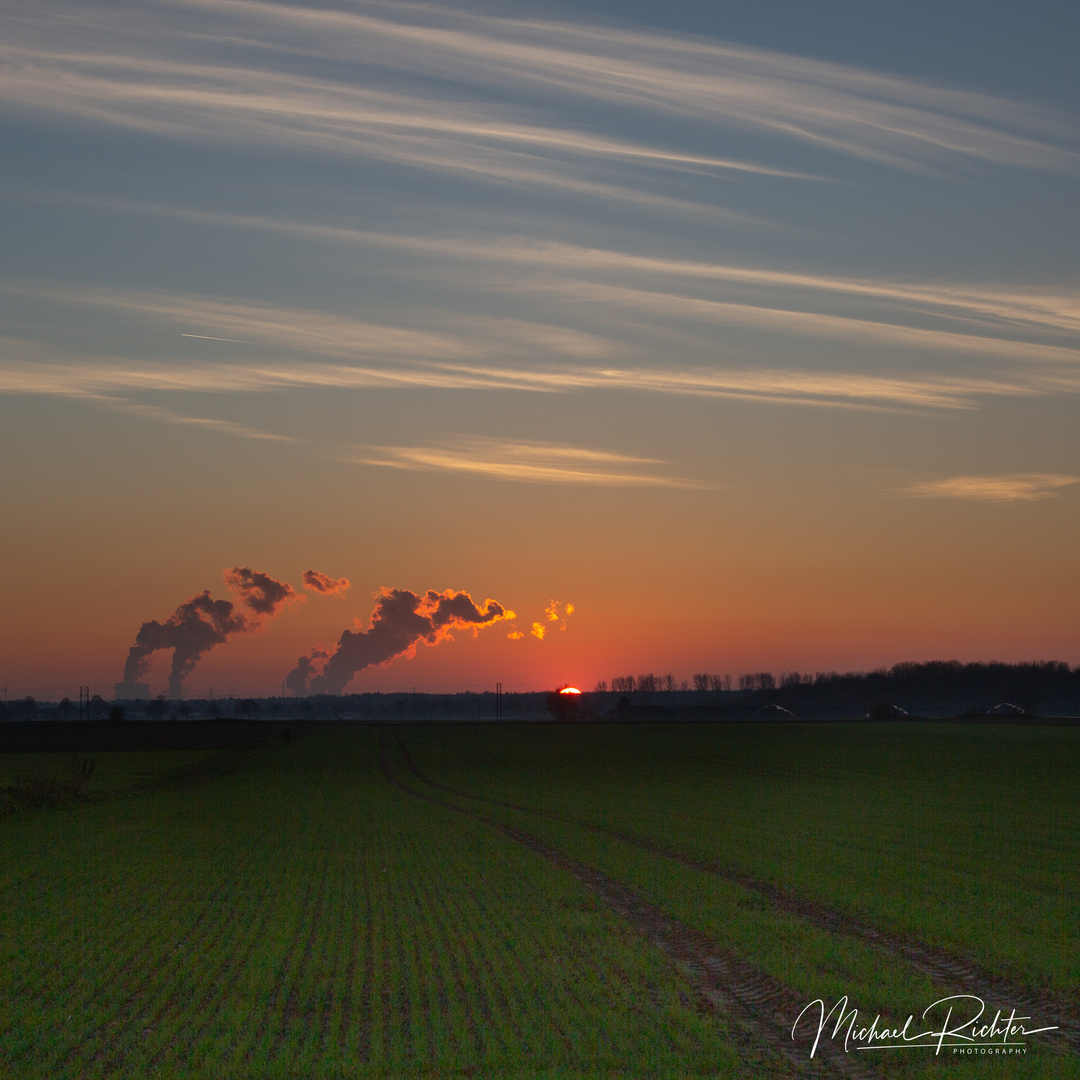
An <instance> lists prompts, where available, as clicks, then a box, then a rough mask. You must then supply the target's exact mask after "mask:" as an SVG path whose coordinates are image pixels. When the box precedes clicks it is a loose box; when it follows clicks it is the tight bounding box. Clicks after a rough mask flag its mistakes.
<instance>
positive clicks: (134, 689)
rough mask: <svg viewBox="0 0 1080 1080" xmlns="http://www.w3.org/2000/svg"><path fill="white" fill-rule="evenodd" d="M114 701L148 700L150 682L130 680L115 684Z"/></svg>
mask: <svg viewBox="0 0 1080 1080" xmlns="http://www.w3.org/2000/svg"><path fill="white" fill-rule="evenodd" d="M115 700H116V701H149V700H150V684H149V683H145V682H132V683H122V682H118V683H117V684H116V699H115Z"/></svg>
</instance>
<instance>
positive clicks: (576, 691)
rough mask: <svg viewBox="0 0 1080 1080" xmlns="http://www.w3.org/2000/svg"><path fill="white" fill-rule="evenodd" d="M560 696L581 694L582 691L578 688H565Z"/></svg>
mask: <svg viewBox="0 0 1080 1080" xmlns="http://www.w3.org/2000/svg"><path fill="white" fill-rule="evenodd" d="M559 693H560V694H580V693H581V691H580V690H579V689H578V688H577V687H576V686H564V687H563V688H562V689H561V690H560V691H559Z"/></svg>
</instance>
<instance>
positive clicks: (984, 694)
mask: <svg viewBox="0 0 1080 1080" xmlns="http://www.w3.org/2000/svg"><path fill="white" fill-rule="evenodd" d="M571 704H572V707H571ZM1078 714H1080V667H1077V668H1070V667H1069V665H1068V664H1066V663H1061V662H1058V661H1049V662H1038V663H1022V664H1004V663H986V664H983V663H978V664H961V663H959V662H958V661H955V660H954V661H932V662H930V663H925V664H916V663H904V664H896V665H895V666H894V667H892V668H888V669H885V668H882V669H879V670H877V671H869V672H848V673H845V674H840V673H837V672H834V671H831V672H818V673H817V674H815V675H805V674H800V673H798V672H794V671H792V672H785V673H784V674H783V675H781V676H780V677H779V678H777V677H776V676H775V675H773V674H772V673H771V672H754V673H751V674H740V675H739V676H738V677H737V678H733V677H732V676H731V675H717V674H712V673H709V672H699V673H696V674H695V675H694V676H693V679H692V681H690V680H686V681H681V682H676V680H675V678H674V677H673V676H672V675H657V674H653V673H645V674H641V675H622V676H616V677H615V678H613V679H611V680H610V682H608V681H603V682H600V683H598V684H597V685H596V686H595V687H594V688H593V689H592V690H590V691H587V692H585V693H583V694H581V695H580V696H575V699H574V701H573V702H572V703H570V702H565V701H564V702H563V703H561V704H560V703H559V702H558V700H557V698H556V697H555V696H553V695H552V694H551V693H549V692H539V693H536V692H529V693H502V694H496V693H494V692H487V693H474V692H466V693H458V694H426V693H400V694H384V693H367V694H344V695H341V696H336V695H328V694H320V695H315V696H312V697H307V698H287V697H264V698H256V697H225V698H219V699H216V700H207V699H191V700H185V701H167V700H166V699H165V698H164V697H163V696H162V697H157V698H155V699H152V700H150V701H116V702H111V701H106V700H104V699H103V698H101V697H98V696H95V697H93V698H91V699H90V701H89V702H85V703H83V704H81V705H80V704H78V703H73V702H72V701H70V700H69V699H67V698H64V699H63V700H62V701H60V702H53V703H45V702H36V701H35V700H34V699H33V698H23V699H20V700H17V701H11V702H6V703H3V704H0V721H4V720H7V721H18V720H33V719H39V720H80V719H81V720H95V721H100V720H112V721H134V720H168V719H175V720H199V719H215V718H226V719H236V720H260V719H262V720H276V719H288V718H297V719H305V720H357V721H386V722H391V723H392V722H395V721H401V720H434V721H445V720H496V719H501V720H507V721H512V720H541V719H551V718H552V717H553V716H554V717H555V718H557V719H570V718H574V719H581V720H585V719H611V720H620V719H626V720H631V719H646V718H649V717H652V718H656V719H662V718H664V717H665V716H670V718H672V719H703V720H704V719H709V718H710V717H715V718H718V719H750V718H754V717H760V718H761V719H769V718H773V719H791V718H799V719H808V720H825V719H856V718H860V717H867V716H869V717H870V718H872V719H883V720H884V719H894V718H899V717H903V716H905V715H908V716H913V717H929V718H946V717H962V716H969V717H979V716H998V717H1005V718H1007V717H1010V716H1011V717H1019V716H1029V717H1036V718H1037V717H1067V716H1072V717H1076V716H1077V715H1078Z"/></svg>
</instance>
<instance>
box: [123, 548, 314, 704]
mask: <svg viewBox="0 0 1080 1080" xmlns="http://www.w3.org/2000/svg"><path fill="white" fill-rule="evenodd" d="M224 578H225V583H226V585H228V587H229V589H230V590H231V591H232V592H233V593H234V594H235V595H236V596H238V597H239V601H240V603H239V605H234V604H233V602H232V601H231V600H215V599H214V598H213V597H212V596H211V595H210V590H209V589H204V590H203V591H202V592H201V593H199V594H197V595H196V596H192V597H190V598H189V599H187V600H185V601H184V602H183V603H182V604H181V605H180V606H179V607H178V608H177V609H176V610H175V611H174V612H173V613H172V614H171V615H170V616H169V617H168V618H167V619H166V620H165V621H164V622H158V621H157V620H156V619H155V620H154V621H153V622H146V623H143V624H142V626H141V627H140V628H139V632H138V634H137V635H136V636H135V644H134V645H132V646H131V649H130V651H129V652H128V658H127V663H126V664H125V665H124V682H125V683H127V684H129V685H130V684H131V683H136V682H138V681H139V680H140V679H142V678H143V677H144V676H145V675H146V673H147V672H148V671H149V670H150V662H151V659H152V658H153V654H154V653H156V652H157V651H158V650H159V649H172V650H173V658H172V668H171V669H170V671H169V696H170V697H179V696H180V686H181V684H182V683H183V681H184V679H185V678H186V677H187V676H188V675H190V674H191V672H192V671H194V670H195V665H196V664H197V663H198V662H199V660H200V658H201V657H202V656H203V655H204V654H205V653H207V652H209V651H210V650H211V649H212V648H213V647H214V646H215V645H221V644H223V643H224V642H225V641H227V640H228V639H229V638H230V637H231V636H232V635H233V634H245V633H250V632H252V631H254V630H258V629H259V628H260V627H261V626H262V625H263V624H264V623H265V622H266V621H267V620H268V619H271V618H273V617H274V616H275V615H276V614H277V613H278V611H280V610H281V608H282V606H283V605H284V604H286V603H288V602H289V601H290V600H295V599H296V591H295V590H294V589H293V587H292V586H291V585H288V584H286V583H285V582H283V581H277V580H275V579H274V578H272V577H270V575H269V574H264V573H263V572H262V571H261V570H252V569H251V568H250V567H247V566H234V567H233V568H232V569H231V570H226V571H224ZM240 605H242V606H240ZM244 608H246V609H247V610H246V611H245V610H244Z"/></svg>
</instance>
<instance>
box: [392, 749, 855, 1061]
mask: <svg viewBox="0 0 1080 1080" xmlns="http://www.w3.org/2000/svg"><path fill="white" fill-rule="evenodd" d="M396 741H397V746H398V749H399V751H400V753H401V755H402V757H403V759H404V761H405V763H406V767H407V768H408V769H409V772H410V774H411V776H410V780H411V781H412V782H408V781H406V780H403V779H402V778H401V777H400V776H397V775H395V773H394V770H393V767H392V764H391V753H390V748H389V746H388V744H387V740H386V738H385V733H382V734H381V736H380V743H381V745H380V762H379V764H380V768H381V770H382V773H383V775H384V776H385V777H386V779H387V781H388V782H389V783H391V784H393V785H394V786H395V787H397V788H399V789H400V790H401V791H404V792H406V793H407V794H409V795H411V796H413V797H414V798H418V799H423V800H424V801H425V802H430V803H434V804H435V805H437V806H440V807H443V808H445V809H447V810H451V811H453V812H454V813H457V814H462V815H464V816H466V817H469V818H471V819H472V820H474V821H478V822H481V823H483V824H485V825H487V826H489V827H490V828H493V829H497V830H498V831H499V832H501V833H503V834H504V835H505V836H508V837H510V838H511V839H513V840H515V841H517V842H518V843H519V844H522V845H523V846H524V847H526V848H528V849H529V850H530V851H533V852H535V853H536V854H538V855H541V856H542V857H543V858H545V859H547V860H548V861H549V862H551V863H553V864H554V865H555V866H558V867H559V869H561V870H565V871H567V872H568V873H570V874H573V875H574V877H576V878H577V879H578V880H579V881H581V882H583V883H584V884H585V885H587V886H588V887H589V888H590V889H592V890H593V891H594V892H595V893H596V894H597V895H598V896H599V897H600V898H601V899H602V900H603V901H604V903H605V904H606V905H607V906H608V908H609V909H610V910H612V911H614V912H615V913H616V914H617V915H619V916H620V917H621V918H623V919H625V920H626V921H627V922H629V923H630V924H631V925H632V926H633V927H634V928H635V929H636V930H637V931H638V932H639V933H640V934H641V935H642V936H643V937H644V938H645V939H646V940H647V941H649V943H650V944H652V945H654V946H655V947H657V948H658V949H660V950H661V951H662V952H663V953H665V954H666V955H667V956H668V957H669V958H670V959H671V960H672V961H673V962H674V963H675V964H676V966H677V967H678V968H679V969H680V970H681V971H682V972H683V973H684V975H685V976H686V977H687V978H688V979H689V981H690V983H691V985H692V986H693V988H694V990H695V992H696V994H697V996H698V999H699V1001H700V1002H701V1003H702V1004H703V1005H705V1006H706V1007H708V1008H710V1009H712V1010H714V1011H716V1012H717V1013H719V1014H721V1015H722V1016H723V1017H724V1018H725V1019H726V1020H727V1022H728V1024H729V1025H730V1028H731V1031H732V1034H733V1036H734V1037H735V1039H736V1041H737V1043H738V1044H739V1046H740V1049H741V1050H742V1052H743V1054H744V1055H745V1056H747V1057H749V1058H752V1059H753V1058H756V1059H758V1061H759V1065H760V1067H762V1068H767V1069H769V1074H770V1075H799V1076H810V1077H843V1078H849V1080H870V1078H871V1077H873V1076H875V1075H876V1073H875V1070H874V1069H873V1068H872V1066H871V1063H870V1062H869V1061H867V1060H865V1059H858V1058H855V1057H854V1056H853V1055H850V1054H845V1053H844V1052H843V1050H842V1049H838V1048H837V1047H836V1046H834V1045H833V1044H832V1043H831V1042H829V1043H826V1042H824V1041H823V1042H822V1044H821V1046H820V1047H819V1048H818V1052H817V1056H816V1057H815V1058H814V1059H813V1061H811V1060H810V1059H809V1051H808V1048H807V1047H806V1046H805V1045H802V1044H796V1043H795V1042H794V1041H793V1040H792V1038H791V1025H792V1023H793V1022H794V1019H795V1017H796V1016H798V1014H799V1011H800V1010H801V1008H802V1007H803V1005H805V1004H806V1002H805V1001H802V1000H801V999H800V998H799V997H798V996H797V995H796V993H795V991H793V990H792V989H791V988H790V987H788V986H785V985H784V984H783V983H781V982H779V981H778V980H777V979H774V978H773V977H772V976H770V975H768V974H766V973H765V972H763V971H759V970H758V969H757V968H755V967H753V966H752V965H750V964H748V963H747V962H746V961H745V960H742V959H741V958H739V957H737V956H735V955H734V954H732V953H731V952H730V951H728V950H724V949H722V948H721V947H720V946H719V945H718V944H716V943H715V942H714V941H712V940H711V939H710V938H708V937H707V936H706V935H705V934H702V933H700V932H698V931H696V930H694V929H692V928H691V927H688V926H686V925H685V924H684V923H681V922H679V921H678V920H676V919H673V918H671V917H670V916H669V915H667V914H665V913H664V912H663V911H662V910H661V909H660V908H658V907H657V906H656V905H655V904H651V903H649V902H648V901H646V900H644V899H642V898H641V897H639V896H637V895H636V894H635V893H634V892H633V891H632V890H631V889H629V888H628V887H627V886H625V885H623V884H622V883H621V882H619V881H616V880H615V879H613V878H611V877H609V876H608V875H606V874H604V873H602V872H601V871H599V870H596V869H595V868H593V867H590V866H587V865H585V864H584V863H581V862H578V861H577V860H576V859H573V858H571V857H570V856H568V855H566V854H565V853H563V852H561V851H559V850H558V849H557V848H554V847H552V846H551V845H550V844H547V843H545V842H544V841H543V840H541V839H540V838H539V837H536V836H533V835H532V834H531V833H527V832H525V831H523V830H521V829H516V828H514V827H513V826H511V825H507V824H505V823H504V822H500V821H496V820H494V819H492V818H489V817H486V816H485V815H483V814H481V813H478V812H476V811H473V810H468V809H465V808H464V807H461V806H456V805H455V804H454V803H452V802H449V801H447V800H446V799H443V798H440V797H438V795H436V794H434V793H433V790H432V789H433V788H434V787H436V785H432V784H431V783H430V782H429V781H427V780H426V778H424V777H423V776H422V775H421V774H420V773H419V772H418V770H416V768H415V766H414V765H413V763H412V761H411V759H410V758H409V757H408V752H407V751H406V749H405V747H404V745H402V744H401V742H400V740H396ZM418 784H419V785H423V787H418V786H417V785H418ZM440 786H441V785H440ZM424 788H426V789H427V790H424ZM444 790H445V789H444ZM455 794H456V793H455Z"/></svg>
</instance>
